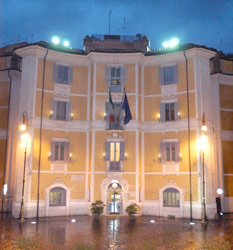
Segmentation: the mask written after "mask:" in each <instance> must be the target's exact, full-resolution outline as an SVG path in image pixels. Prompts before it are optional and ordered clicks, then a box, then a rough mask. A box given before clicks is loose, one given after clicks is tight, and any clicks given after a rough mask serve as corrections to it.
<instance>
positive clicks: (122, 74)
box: [121, 67, 126, 84]
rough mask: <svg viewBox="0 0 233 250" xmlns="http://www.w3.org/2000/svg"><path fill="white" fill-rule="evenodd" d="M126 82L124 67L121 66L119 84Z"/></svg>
mask: <svg viewBox="0 0 233 250" xmlns="http://www.w3.org/2000/svg"><path fill="white" fill-rule="evenodd" d="M125 83H126V67H121V84H125Z"/></svg>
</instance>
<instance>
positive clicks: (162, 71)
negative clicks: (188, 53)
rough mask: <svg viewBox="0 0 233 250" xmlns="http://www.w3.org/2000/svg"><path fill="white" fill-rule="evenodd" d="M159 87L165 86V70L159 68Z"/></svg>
mask: <svg viewBox="0 0 233 250" xmlns="http://www.w3.org/2000/svg"><path fill="white" fill-rule="evenodd" d="M159 85H161V86H162V85H164V68H161V67H160V68H159Z"/></svg>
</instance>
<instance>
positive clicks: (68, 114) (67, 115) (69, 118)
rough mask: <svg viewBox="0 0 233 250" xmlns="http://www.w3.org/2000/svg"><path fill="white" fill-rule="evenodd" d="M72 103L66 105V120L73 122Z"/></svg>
mask: <svg viewBox="0 0 233 250" xmlns="http://www.w3.org/2000/svg"><path fill="white" fill-rule="evenodd" d="M71 112H72V102H67V103H66V120H67V121H71V120H72V119H71Z"/></svg>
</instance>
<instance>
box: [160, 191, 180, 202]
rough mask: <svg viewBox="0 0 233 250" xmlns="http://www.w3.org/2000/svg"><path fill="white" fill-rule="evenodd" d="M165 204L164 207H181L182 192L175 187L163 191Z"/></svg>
mask: <svg viewBox="0 0 233 250" xmlns="http://www.w3.org/2000/svg"><path fill="white" fill-rule="evenodd" d="M163 206H164V207H179V206H180V194H179V191H178V190H176V189H175V188H167V189H166V190H164V191H163Z"/></svg>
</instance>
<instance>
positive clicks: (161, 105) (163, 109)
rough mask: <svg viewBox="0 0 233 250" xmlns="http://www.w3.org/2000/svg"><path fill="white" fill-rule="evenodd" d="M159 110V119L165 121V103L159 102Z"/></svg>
mask: <svg viewBox="0 0 233 250" xmlns="http://www.w3.org/2000/svg"><path fill="white" fill-rule="evenodd" d="M159 110H160V121H161V122H165V103H160V104H159Z"/></svg>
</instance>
